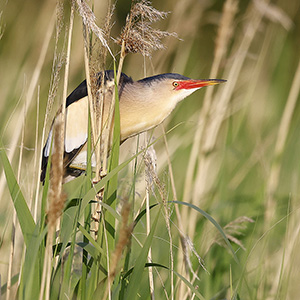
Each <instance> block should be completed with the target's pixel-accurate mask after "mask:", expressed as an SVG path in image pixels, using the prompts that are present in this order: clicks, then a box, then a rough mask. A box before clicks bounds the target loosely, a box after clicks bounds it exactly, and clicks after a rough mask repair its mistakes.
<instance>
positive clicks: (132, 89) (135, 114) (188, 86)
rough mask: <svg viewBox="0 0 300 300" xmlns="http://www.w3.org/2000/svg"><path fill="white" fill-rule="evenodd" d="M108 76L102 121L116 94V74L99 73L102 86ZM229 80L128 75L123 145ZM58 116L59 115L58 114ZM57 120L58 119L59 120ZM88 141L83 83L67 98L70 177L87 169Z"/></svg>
mask: <svg viewBox="0 0 300 300" xmlns="http://www.w3.org/2000/svg"><path fill="white" fill-rule="evenodd" d="M103 73H104V81H103V82H104V87H103V93H104V95H105V97H104V110H103V116H102V119H103V120H104V122H105V121H106V120H107V118H108V114H109V107H110V102H111V99H112V91H113V88H114V72H113V71H112V70H109V71H105V72H102V73H99V78H98V84H99V87H100V84H101V82H102V75H101V74H103ZM225 81H226V80H221V79H205V80H194V79H190V78H188V77H185V76H182V75H179V74H174V73H166V74H160V75H156V76H152V77H147V78H144V79H141V80H138V81H133V80H132V79H131V77H128V76H127V75H125V74H124V73H122V74H121V76H120V81H119V86H118V90H119V107H120V131H121V132H120V142H121V143H122V142H124V141H125V140H126V139H128V138H129V137H132V136H135V135H137V134H139V133H141V132H143V131H146V130H149V129H151V128H153V127H155V126H157V125H158V124H160V123H161V122H163V120H164V119H165V118H166V117H168V115H169V114H170V113H171V112H172V110H173V109H174V108H175V106H176V104H177V103H178V102H180V101H181V100H183V99H184V98H185V97H187V96H189V95H190V94H192V93H193V92H195V91H196V90H198V89H200V88H202V87H204V86H208V85H215V84H219V83H222V82H225ZM57 116H58V114H57ZM57 116H56V118H57ZM54 122H55V119H54V120H53V123H52V126H51V129H50V132H49V135H48V139H47V141H46V144H45V147H44V149H43V160H42V173H41V181H43V182H44V180H45V174H46V167H47V162H48V157H49V155H50V148H51V140H52V135H53V124H54ZM87 138H88V97H87V84H86V81H83V82H82V83H81V84H80V85H79V86H78V87H77V88H76V89H75V90H74V91H73V92H72V93H71V94H70V95H69V96H68V98H67V102H66V127H65V148H64V149H65V154H64V167H65V168H66V174H69V175H70V174H71V175H72V176H78V175H80V174H81V173H82V172H83V170H82V168H76V166H79V165H80V166H83V165H85V166H86V149H85V148H86V147H85V145H86V142H87Z"/></svg>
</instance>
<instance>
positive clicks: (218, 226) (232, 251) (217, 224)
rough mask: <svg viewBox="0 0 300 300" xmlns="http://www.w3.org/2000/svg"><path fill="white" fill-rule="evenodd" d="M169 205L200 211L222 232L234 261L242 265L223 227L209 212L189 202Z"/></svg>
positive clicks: (177, 202)
mask: <svg viewBox="0 0 300 300" xmlns="http://www.w3.org/2000/svg"><path fill="white" fill-rule="evenodd" d="M169 203H175V204H179V205H185V206H188V207H190V208H192V209H194V210H196V211H198V212H199V213H200V214H201V215H202V216H204V217H205V218H206V219H207V220H209V221H210V222H211V223H212V224H213V225H214V226H215V227H216V228H217V229H218V231H219V232H220V234H221V236H222V238H223V239H224V241H225V243H226V244H227V246H228V248H229V250H230V251H231V253H232V255H233V257H234V260H235V261H236V263H237V264H238V265H240V262H239V260H238V258H237V256H236V254H235V252H234V250H233V248H232V246H231V244H230V242H229V240H228V238H227V237H226V234H225V232H224V231H223V229H222V227H221V226H220V225H219V223H218V222H217V221H216V220H215V219H214V218H213V217H212V216H211V215H209V214H208V213H207V212H205V211H204V210H202V209H201V208H199V207H197V206H196V205H193V204H191V203H187V202H182V201H169Z"/></svg>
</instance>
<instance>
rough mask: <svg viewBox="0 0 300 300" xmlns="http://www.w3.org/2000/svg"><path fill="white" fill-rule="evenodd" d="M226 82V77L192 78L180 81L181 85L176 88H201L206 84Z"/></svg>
mask: <svg viewBox="0 0 300 300" xmlns="http://www.w3.org/2000/svg"><path fill="white" fill-rule="evenodd" d="M224 82H226V80H224V79H200V80H194V79H190V80H183V81H180V82H179V85H178V87H177V88H176V90H182V89H185V90H190V89H199V88H202V87H204V86H208V85H215V84H219V83H224Z"/></svg>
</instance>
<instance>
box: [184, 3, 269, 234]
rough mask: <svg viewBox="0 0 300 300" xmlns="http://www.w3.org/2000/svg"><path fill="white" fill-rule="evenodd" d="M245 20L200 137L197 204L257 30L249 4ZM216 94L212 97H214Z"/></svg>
mask: <svg viewBox="0 0 300 300" xmlns="http://www.w3.org/2000/svg"><path fill="white" fill-rule="evenodd" d="M249 15H250V16H249V21H248V24H247V27H246V29H245V34H243V36H241V39H240V40H239V39H237V43H238V46H237V51H236V59H235V60H234V61H233V63H232V64H230V65H228V66H227V71H226V74H228V75H227V76H226V79H227V80H228V82H227V84H226V85H224V87H223V89H222V93H218V94H217V95H216V97H217V98H218V101H217V102H216V103H215V107H212V114H211V115H210V120H211V121H210V123H209V124H208V126H207V130H206V131H205V138H204V139H203V141H202V151H201V156H200V158H199V163H198V171H197V174H196V180H195V182H197V183H200V184H196V185H195V186H194V191H193V196H192V202H193V203H194V204H196V203H197V204H198V205H199V203H200V202H203V201H204V196H205V193H206V189H207V182H206V179H207V178H208V174H210V166H211V164H212V163H213V160H214V159H213V158H212V156H210V155H209V153H211V152H212V151H213V149H214V147H215V144H216V141H217V135H218V132H219V130H220V128H221V124H222V122H223V120H224V117H225V116H226V114H227V109H228V105H229V101H230V98H231V96H232V93H233V91H234V88H235V85H236V82H237V80H238V78H239V74H240V72H241V69H242V66H243V64H244V62H245V59H246V56H247V53H248V50H249V48H250V45H251V43H252V41H253V39H254V37H255V34H256V33H257V30H258V28H259V25H260V23H261V20H262V18H263V15H261V14H260V13H258V12H257V11H256V10H255V9H254V7H253V6H250V12H249ZM217 98H216V99H217ZM196 219H197V214H196V212H194V211H191V214H190V217H189V220H190V224H194V223H195V222H196ZM194 233H195V227H194V226H191V227H190V228H189V236H190V238H193V236H194Z"/></svg>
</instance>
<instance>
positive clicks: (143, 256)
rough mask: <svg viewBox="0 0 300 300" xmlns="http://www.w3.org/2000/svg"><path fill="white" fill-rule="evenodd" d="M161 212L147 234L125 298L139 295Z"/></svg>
mask: <svg viewBox="0 0 300 300" xmlns="http://www.w3.org/2000/svg"><path fill="white" fill-rule="evenodd" d="M159 215H160V214H159V213H158V214H157V215H156V218H155V220H154V222H153V224H152V226H151V230H150V233H149V235H148V236H147V239H146V241H145V244H144V246H143V248H142V250H141V252H140V254H139V256H138V258H137V260H136V262H135V266H134V269H133V272H132V275H131V278H130V279H129V284H128V287H127V291H126V294H125V298H124V299H135V298H136V296H137V292H138V290H139V286H140V283H141V278H142V277H143V275H142V274H143V270H144V268H145V264H146V261H147V256H148V252H149V248H150V246H151V243H152V239H153V235H154V232H155V229H156V225H157V222H158V218H159Z"/></svg>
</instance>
